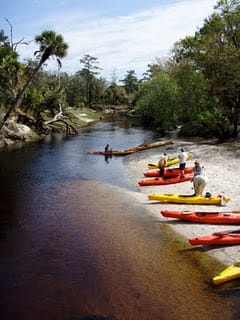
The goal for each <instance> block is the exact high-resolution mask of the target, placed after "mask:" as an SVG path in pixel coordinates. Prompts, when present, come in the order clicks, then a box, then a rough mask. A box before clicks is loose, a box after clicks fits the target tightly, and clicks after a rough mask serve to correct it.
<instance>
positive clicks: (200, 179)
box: [191, 160, 208, 196]
mask: <svg viewBox="0 0 240 320" xmlns="http://www.w3.org/2000/svg"><path fill="white" fill-rule="evenodd" d="M193 172H194V176H193V178H192V180H191V181H192V182H193V188H194V192H195V196H201V195H202V193H203V190H204V188H205V187H206V185H207V182H208V180H207V178H206V176H205V175H203V168H202V167H201V166H200V163H199V161H198V160H196V161H195V162H194V168H193Z"/></svg>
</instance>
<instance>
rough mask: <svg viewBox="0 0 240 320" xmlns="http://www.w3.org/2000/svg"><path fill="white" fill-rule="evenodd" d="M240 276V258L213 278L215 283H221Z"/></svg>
mask: <svg viewBox="0 0 240 320" xmlns="http://www.w3.org/2000/svg"><path fill="white" fill-rule="evenodd" d="M239 277H240V259H238V260H237V261H236V262H235V263H233V264H231V265H230V266H228V267H227V268H226V269H224V270H223V271H222V272H220V273H219V274H218V275H217V276H215V277H214V278H213V283H214V284H221V283H224V282H227V281H230V280H233V279H236V278H239Z"/></svg>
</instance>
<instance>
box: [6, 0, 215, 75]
mask: <svg viewBox="0 0 240 320" xmlns="http://www.w3.org/2000/svg"><path fill="white" fill-rule="evenodd" d="M216 3H217V0H21V1H20V0H7V1H3V3H1V12H0V29H3V30H4V32H5V34H6V35H7V36H9V37H10V36H11V28H10V25H9V24H8V23H7V21H6V19H8V20H9V22H10V23H11V25H12V37H13V41H14V42H18V41H19V40H20V39H23V38H24V41H27V42H30V44H29V45H23V44H22V45H18V47H17V51H18V53H19V56H20V60H21V61H24V60H26V59H29V58H31V59H34V52H35V51H36V50H38V46H37V45H36V44H35V42H34V38H35V36H36V35H39V34H41V33H42V32H43V31H45V30H53V31H55V32H56V33H57V34H61V35H62V36H63V38H64V41H65V42H66V43H67V44H68V46H69V48H68V54H67V57H65V58H63V59H62V60H61V61H62V69H61V71H62V72H67V73H68V74H70V75H71V74H74V73H75V72H77V71H79V70H81V69H82V67H83V65H82V64H80V59H82V58H83V56H84V55H86V54H89V55H90V56H92V57H96V58H97V61H98V66H99V67H100V68H101V70H100V75H99V76H102V77H104V78H105V79H107V80H108V81H111V80H113V78H114V79H115V80H121V79H123V78H124V76H125V75H126V73H127V71H129V70H135V72H136V75H137V76H138V78H139V79H140V78H141V77H142V74H143V73H144V72H146V71H147V69H148V64H152V63H154V62H156V59H164V58H166V57H170V55H171V49H172V48H173V45H174V43H175V42H176V41H179V40H181V39H184V38H185V37H186V36H192V35H194V33H195V32H196V31H197V30H198V28H200V27H201V26H202V25H203V23H204V19H206V18H208V17H209V16H210V15H211V14H212V13H213V12H214V6H215V5H216ZM45 69H46V70H49V71H52V72H57V63H56V61H54V60H53V59H52V60H49V61H48V63H47V66H46V68H45Z"/></svg>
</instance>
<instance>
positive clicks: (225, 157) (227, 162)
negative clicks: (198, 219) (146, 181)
mask: <svg viewBox="0 0 240 320" xmlns="http://www.w3.org/2000/svg"><path fill="white" fill-rule="evenodd" d="M180 147H183V148H184V149H185V151H187V152H191V153H192V154H193V159H192V160H190V161H188V163H187V166H193V164H194V160H195V159H198V160H199V161H200V163H201V164H202V165H204V167H205V173H206V174H207V176H208V179H209V182H208V185H207V186H206V188H205V190H204V192H206V191H209V192H210V193H211V194H212V195H218V194H223V195H225V196H229V197H230V198H231V201H230V202H229V203H228V204H227V206H226V207H220V206H212V205H205V206H203V205H201V206H199V205H182V204H180V205H179V204H160V203H159V202H158V203H156V202H154V201H149V200H148V197H147V195H148V194H149V193H178V194H192V193H193V190H192V187H193V185H192V183H191V182H184V183H180V184H175V185H167V186H146V187H138V192H136V193H135V194H134V197H135V198H136V201H138V202H139V203H141V204H142V205H143V206H144V207H145V208H147V209H148V212H149V214H150V215H151V216H152V217H153V219H154V220H155V221H158V222H159V223H162V224H167V225H169V226H171V228H172V229H173V230H174V231H176V232H177V233H179V234H180V235H182V236H183V237H184V239H186V243H188V240H187V239H188V238H191V237H197V236H201V235H208V234H211V233H213V232H215V231H223V230H236V229H239V226H236V225H235V226H231V225H208V224H191V223H184V222H181V221H179V220H174V219H170V218H164V217H162V216H161V214H160V210H194V211H220V212H226V211H232V210H240V194H239V191H240V179H239V178H238V175H239V167H240V149H239V143H226V144H221V145H211V144H199V143H197V144H196V143H192V142H187V141H174V144H173V145H171V146H169V147H166V148H161V149H160V148H159V149H154V150H149V151H148V152H142V153H138V154H134V155H131V156H129V157H128V158H125V159H124V163H125V165H126V166H127V168H128V171H129V176H130V178H131V179H132V180H133V181H134V182H136V185H137V181H138V180H141V179H143V178H144V176H143V173H144V172H145V171H147V170H148V169H147V165H148V163H157V161H158V159H159V155H160V154H161V153H162V152H164V151H166V152H168V154H169V155H170V157H173V156H176V155H177V153H178V151H179V148H180ZM189 247H191V245H190V244H189ZM198 248H199V249H196V250H199V251H200V252H203V254H206V253H207V254H210V255H212V256H213V257H215V258H216V259H217V260H219V261H220V262H222V263H223V264H226V265H227V264H230V263H232V262H234V261H235V259H237V258H239V257H240V246H225V247H217V246H212V247H208V248H206V250H203V248H201V247H198Z"/></svg>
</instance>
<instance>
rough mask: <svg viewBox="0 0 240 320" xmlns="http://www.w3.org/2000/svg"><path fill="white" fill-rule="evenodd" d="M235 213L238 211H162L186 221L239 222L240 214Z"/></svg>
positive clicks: (168, 216) (170, 216)
mask: <svg viewBox="0 0 240 320" xmlns="http://www.w3.org/2000/svg"><path fill="white" fill-rule="evenodd" d="M234 213H236V212H234V211H231V212H194V211H168V210H163V211H161V214H162V216H164V217H167V218H175V219H181V220H184V221H191V222H197V223H208V224H239V223H240V215H239V214H234Z"/></svg>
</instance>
